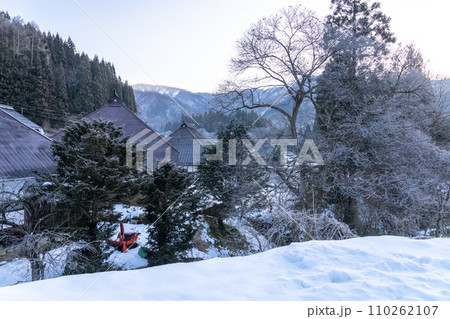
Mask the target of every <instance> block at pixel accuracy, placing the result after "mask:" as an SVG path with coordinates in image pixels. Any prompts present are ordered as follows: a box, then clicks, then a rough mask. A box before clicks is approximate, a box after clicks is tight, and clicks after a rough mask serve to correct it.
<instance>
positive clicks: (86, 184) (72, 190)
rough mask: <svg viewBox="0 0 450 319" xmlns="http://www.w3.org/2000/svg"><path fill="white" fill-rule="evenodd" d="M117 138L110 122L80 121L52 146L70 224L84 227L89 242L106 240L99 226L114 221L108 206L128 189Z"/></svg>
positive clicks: (121, 142)
mask: <svg viewBox="0 0 450 319" xmlns="http://www.w3.org/2000/svg"><path fill="white" fill-rule="evenodd" d="M121 135H122V130H121V129H120V128H117V127H116V126H115V125H114V124H113V123H112V122H105V121H101V120H96V121H94V122H92V123H91V122H86V121H83V122H78V123H73V124H72V125H71V126H69V127H68V128H66V129H65V132H64V136H63V138H62V140H61V141H59V142H54V144H53V145H52V150H53V154H54V156H55V158H56V159H57V172H58V176H59V178H60V179H61V181H63V182H64V185H66V191H67V193H66V197H67V200H66V201H67V204H68V205H69V208H70V210H71V214H72V215H73V216H72V217H71V223H74V224H75V225H76V226H77V227H78V228H80V227H81V228H85V229H86V235H87V237H88V239H89V240H90V241H96V240H98V239H106V238H107V237H108V236H107V235H108V234H106V236H105V234H102V233H101V230H100V229H99V227H98V226H99V223H101V222H105V221H110V222H114V221H117V216H113V215H112V214H111V212H110V210H111V208H112V205H113V204H114V203H117V202H118V201H119V199H121V198H124V197H126V196H127V195H128V194H129V193H128V191H129V190H130V189H132V187H130V183H128V182H129V180H128V177H130V169H129V168H128V167H127V166H126V165H125V141H124V140H121Z"/></svg>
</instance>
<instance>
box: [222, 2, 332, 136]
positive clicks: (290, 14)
mask: <svg viewBox="0 0 450 319" xmlns="http://www.w3.org/2000/svg"><path fill="white" fill-rule="evenodd" d="M323 35H324V34H323V23H322V22H321V21H320V20H319V19H318V18H317V17H316V16H315V14H314V13H313V12H312V11H309V10H306V9H303V8H302V7H301V6H299V5H298V6H291V7H288V8H286V9H282V10H281V11H280V12H279V13H278V14H275V15H272V16H269V17H266V18H263V19H262V20H260V21H258V22H257V23H255V24H253V25H252V26H251V28H250V29H249V30H248V31H247V32H246V33H245V34H244V36H243V38H242V39H240V40H239V41H237V43H236V49H237V53H236V56H235V57H234V58H233V59H232V60H231V65H230V69H231V74H232V77H231V79H229V80H227V81H225V82H224V83H223V84H222V85H221V86H220V88H219V92H218V93H219V95H218V98H217V105H218V106H219V107H220V108H221V109H222V110H225V111H233V110H237V109H243V108H245V109H256V108H266V109H269V108H270V109H273V110H275V111H277V112H279V113H280V114H281V115H283V116H284V117H285V119H287V121H288V123H289V129H290V133H291V136H292V138H294V139H296V138H297V124H296V123H297V118H298V115H299V111H300V107H301V106H302V105H303V104H304V102H305V101H306V100H308V99H310V100H312V99H313V96H314V91H315V84H314V77H315V76H316V75H317V74H318V73H319V72H320V70H321V69H322V67H323V65H324V64H325V62H326V61H327V60H328V58H329V57H330V50H328V49H327V47H330V48H331V47H333V44H332V43H327V45H324V43H323ZM273 87H283V88H284V94H283V95H287V96H289V97H290V99H289V103H287V104H286V105H280V101H281V100H282V99H281V96H277V97H272V99H273V100H272V101H267V99H263V98H262V96H261V95H262V93H264V89H268V88H273ZM283 100H286V99H283Z"/></svg>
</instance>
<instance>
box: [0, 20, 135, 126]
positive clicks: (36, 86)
mask: <svg viewBox="0 0 450 319" xmlns="http://www.w3.org/2000/svg"><path fill="white" fill-rule="evenodd" d="M113 89H117V90H118V91H119V92H123V93H124V102H125V103H126V105H127V106H128V107H129V108H130V109H131V110H132V111H136V102H135V99H134V93H133V90H132V88H131V87H130V86H128V84H127V83H123V82H122V81H121V80H120V79H119V78H118V77H117V75H116V73H115V70H114V66H113V65H112V64H111V63H105V62H104V61H101V62H99V60H98V58H97V57H94V59H93V60H92V61H91V60H90V59H89V57H88V56H87V55H86V54H84V53H81V54H80V53H78V52H77V51H76V47H75V44H74V43H73V41H72V40H71V39H70V37H69V38H68V39H67V41H64V40H63V39H61V37H60V36H59V35H58V34H56V35H52V34H51V33H50V32H47V33H43V32H41V31H39V29H38V27H37V25H36V24H35V23H27V24H25V23H24V22H23V21H22V20H21V19H20V18H19V19H18V18H14V19H11V18H10V16H9V15H8V13H5V12H0V103H4V104H8V105H12V106H14V107H16V110H17V111H19V112H22V111H23V114H24V115H25V116H26V117H28V118H30V119H31V120H33V121H35V122H37V123H39V124H42V125H43V126H45V128H49V126H52V127H61V126H63V125H64V124H65V123H66V121H67V118H68V116H70V115H79V114H86V113H89V112H91V111H93V110H95V109H96V108H99V107H101V106H103V105H104V103H105V102H106V101H107V100H108V98H109V92H111V91H112V90H113ZM125 93H126V94H125Z"/></svg>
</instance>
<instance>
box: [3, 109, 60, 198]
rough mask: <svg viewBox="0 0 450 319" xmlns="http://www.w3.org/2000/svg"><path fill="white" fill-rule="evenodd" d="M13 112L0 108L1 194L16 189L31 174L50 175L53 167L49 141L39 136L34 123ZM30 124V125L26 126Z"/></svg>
mask: <svg viewBox="0 0 450 319" xmlns="http://www.w3.org/2000/svg"><path fill="white" fill-rule="evenodd" d="M13 112H14V110H12V111H11V109H9V108H5V107H1V108H0V193H2V194H5V193H10V192H15V191H17V190H19V189H20V188H21V187H22V186H23V185H24V183H25V182H26V181H27V180H30V179H31V178H33V176H35V173H53V172H54V171H55V168H56V164H55V162H54V160H53V156H52V152H51V149H50V146H51V144H52V140H51V139H49V138H47V137H46V136H44V135H43V134H41V133H39V132H38V131H39V130H38V129H36V128H37V127H38V126H37V125H36V124H34V123H32V122H31V121H29V120H27V119H26V118H22V117H21V116H17V115H20V114H17V113H16V114H14V113H13ZM12 113H13V114H12ZM25 120H26V121H25ZM30 122H31V124H32V125H27V124H26V123H30Z"/></svg>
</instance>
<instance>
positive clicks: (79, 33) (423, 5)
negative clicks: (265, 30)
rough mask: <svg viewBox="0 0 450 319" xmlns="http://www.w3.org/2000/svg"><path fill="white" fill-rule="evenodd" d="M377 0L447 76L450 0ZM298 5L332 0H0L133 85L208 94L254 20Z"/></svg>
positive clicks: (318, 7) (324, 7) (395, 26)
mask: <svg viewBox="0 0 450 319" xmlns="http://www.w3.org/2000/svg"><path fill="white" fill-rule="evenodd" d="M379 2H381V8H382V10H383V12H384V13H385V14H387V15H388V16H390V17H391V18H392V20H391V29H392V31H394V33H395V35H396V37H397V39H398V41H400V42H402V43H405V44H406V43H411V42H412V43H415V44H416V46H417V48H419V49H420V50H421V52H422V53H423V55H424V58H425V60H426V61H427V66H428V68H429V70H430V71H431V72H433V73H435V74H440V75H444V76H450V60H449V55H450V54H449V53H450V40H449V38H450V37H449V31H450V22H449V20H450V1H448V0H427V1H424V0H379ZM77 3H78V4H79V5H80V6H81V7H83V8H84V9H85V10H86V11H84V10H83V9H82V8H80V6H78V4H77ZM298 3H300V4H302V5H303V6H304V7H306V8H308V9H311V10H314V11H316V13H317V15H318V16H319V17H324V16H325V15H327V14H328V13H330V10H329V5H330V0H227V1H224V0H222V1H217V0H185V1H183V0H127V1H124V0H121V1H118V0H90V1H88V0H39V1H36V0H0V10H4V11H8V12H9V14H10V15H11V16H13V17H14V16H18V15H19V16H21V17H22V19H23V20H24V21H25V22H29V21H34V22H36V23H37V24H38V25H39V27H40V29H41V31H46V32H47V31H50V32H51V33H52V34H56V33H59V34H60V35H61V36H62V37H63V38H64V39H67V38H68V37H69V36H70V37H71V38H72V40H73V41H74V42H75V44H76V46H77V50H78V51H79V52H81V51H84V52H86V53H87V54H89V56H90V57H91V58H92V57H93V56H94V54H96V55H98V56H99V57H100V58H104V59H105V60H107V61H110V62H112V63H114V65H115V67H116V71H117V73H118V75H120V76H121V77H122V79H123V80H128V82H129V83H130V84H137V83H147V84H154V85H155V84H158V85H167V86H173V87H178V88H183V89H187V90H190V91H193V92H212V91H214V89H215V88H216V87H217V85H218V84H219V83H220V82H221V80H223V79H224V78H226V76H227V72H228V62H229V60H230V57H231V56H232V55H233V50H234V43H235V41H236V40H238V39H239V38H240V37H241V36H242V35H243V34H244V32H245V30H247V29H248V28H249V27H250V25H251V23H252V22H256V21H258V20H259V19H260V18H262V17H264V16H266V15H270V14H272V13H275V12H276V11H278V10H279V9H280V8H281V7H284V6H287V5H290V4H291V5H292V4H298ZM93 20H96V21H97V23H98V24H97V23H96V22H94V21H93ZM105 31H106V32H105ZM122 48H123V49H124V51H125V52H124V51H123V50H122Z"/></svg>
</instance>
